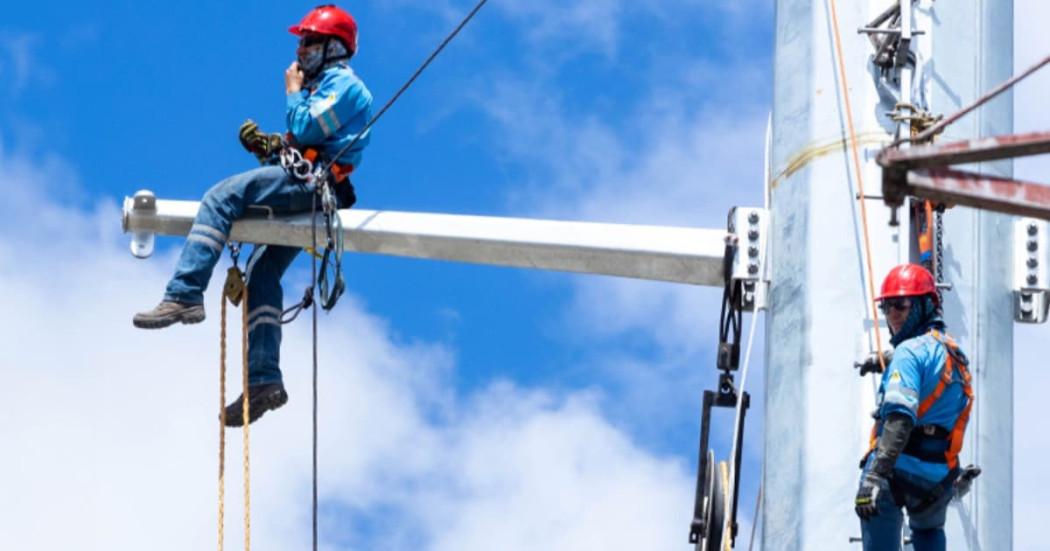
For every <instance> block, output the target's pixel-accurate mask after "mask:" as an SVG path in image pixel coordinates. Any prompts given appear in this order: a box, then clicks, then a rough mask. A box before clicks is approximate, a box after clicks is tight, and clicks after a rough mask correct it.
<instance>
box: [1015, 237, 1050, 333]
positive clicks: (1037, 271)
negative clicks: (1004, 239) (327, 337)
mask: <svg viewBox="0 0 1050 551" xmlns="http://www.w3.org/2000/svg"><path fill="white" fill-rule="evenodd" d="M1047 231H1048V228H1047V223H1046V222H1044V221H1042V220H1036V219H1033V218H1022V219H1020V220H1017V221H1016V222H1014V285H1013V289H1014V319H1015V320H1017V321H1019V322H1023V323H1043V322H1045V321H1046V318H1047V309H1048V307H1050V247H1048V242H1047V241H1048V238H1047Z"/></svg>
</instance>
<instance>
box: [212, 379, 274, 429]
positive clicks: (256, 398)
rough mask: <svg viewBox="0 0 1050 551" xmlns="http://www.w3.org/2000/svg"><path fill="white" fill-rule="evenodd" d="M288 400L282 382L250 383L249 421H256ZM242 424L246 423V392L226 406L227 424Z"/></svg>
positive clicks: (231, 425)
mask: <svg viewBox="0 0 1050 551" xmlns="http://www.w3.org/2000/svg"><path fill="white" fill-rule="evenodd" d="M286 402H288V393H287V392H285V391H284V384H282V383H263V384H258V385H248V415H249V416H250V419H249V423H254V422H255V421H256V420H258V419H259V418H260V417H262V416H263V414H264V413H266V412H267V411H270V410H271V409H277V408H279V407H281V406H283V405H284V404H285V403H286ZM242 425H244V394H241V395H240V396H238V397H237V399H236V400H234V401H233V403H232V404H230V405H228V406H226V426H227V427H240V426H242Z"/></svg>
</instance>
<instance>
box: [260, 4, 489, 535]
mask: <svg viewBox="0 0 1050 551" xmlns="http://www.w3.org/2000/svg"><path fill="white" fill-rule="evenodd" d="M486 2H488V0H479V2H478V3H477V4H476V5H475V6H474V9H472V10H470V12H469V13H468V14H467V15H466V16H465V17H464V18H463V20H462V21H460V22H459V25H457V26H456V28H455V29H453V30H452V32H451V33H449V35H448V36H446V37H445V39H444V40H442V41H441V44H439V45H438V47H437V48H435V49H434V51H433V52H431V53H430V56H428V57H427V58H426V60H425V61H423V63H422V64H421V65H420V66H419V68H418V69H416V71H415V73H413V74H412V76H411V77H410V78H409V79H408V80H407V81H406V82H405V83H404V84H403V85H402V86H401V88H400V89H398V91H397V93H395V94H394V95H393V97H391V98H390V99H389V100H388V101H387V102H386V104H385V105H383V108H382V109H380V110H379V112H378V113H376V114H375V115H374V116H373V117H372V118H371V120H369V121H368V122H367V123H366V124H365V126H364V128H362V129H361V131H360V132H358V133H357V135H356V136H354V139H353V140H350V143H348V144H346V145H345V146H343V148H342V149H340V150H339V152H338V153H336V154H335V155H334V156H332V158H331V159H329V160H328V162H327V163H325V166H324V169H323V172H324V173H330V172H331V170H332V165H334V164H335V163H336V161H338V160H339V158H340V157H342V156H343V154H344V153H346V152H347V151H350V149H351V148H352V147H353V146H354V145H356V144H357V142H359V141H360V140H361V138H363V137H364V136H365V135H367V133H368V131H369V130H370V129H371V128H372V126H374V125H375V123H376V122H377V121H379V118H380V117H382V116H383V114H384V113H386V112H387V110H388V109H390V107H392V106H393V105H394V103H395V102H397V100H398V99H399V98H400V97H401V95H402V94H404V93H405V92H406V91H407V90H408V88H409V87H411V86H412V84H413V83H414V82H415V81H416V79H417V78H419V76H420V75H421V74H423V71H425V70H426V68H427V67H428V66H430V64H431V62H433V61H434V60H435V59H436V58H437V56H438V55H440V54H441V52H442V51H443V50H444V49H445V47H446V46H448V44H449V43H450V42H452V39H454V38H455V37H456V35H458V34H459V32H460V31H461V30H463V27H465V26H466V25H467V23H469V22H470V20H471V19H473V18H474V16H475V15H476V14H477V13H478V11H480V10H481V7H482V6H484V5H485V3H486ZM335 216H339V215H338V213H337V214H335ZM311 220H312V223H311V231H312V233H313V244H314V248H315V249H316V247H317V197H316V194H315V196H314V202H313V206H312V209H311ZM311 256H312V257H313V261H312V264H311V266H312V267H311V270H312V279H311V281H316V280H317V256H316V255H311ZM313 292H315V290H314V288H313V286H312V285H311V296H312V294H313ZM245 416H247V414H245ZM245 427H247V424H246V425H245ZM246 434H247V433H246ZM246 437H247V436H246ZM311 507H312V510H313V518H312V531H313V549H314V551H317V308H314V309H313V489H312V503H311Z"/></svg>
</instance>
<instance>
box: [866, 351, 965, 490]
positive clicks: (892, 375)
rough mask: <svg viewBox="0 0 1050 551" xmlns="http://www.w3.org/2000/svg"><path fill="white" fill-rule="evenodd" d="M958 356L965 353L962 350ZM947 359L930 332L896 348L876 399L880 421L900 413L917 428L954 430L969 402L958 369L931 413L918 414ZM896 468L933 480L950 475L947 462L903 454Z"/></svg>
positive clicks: (938, 378)
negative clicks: (936, 461) (935, 427)
mask: <svg viewBox="0 0 1050 551" xmlns="http://www.w3.org/2000/svg"><path fill="white" fill-rule="evenodd" d="M958 354H959V355H962V354H963V353H962V351H961V350H959V351H958ZM947 357H948V349H947V348H946V346H945V345H944V344H942V343H941V342H940V341H938V340H937V339H936V338H934V337H933V336H932V335H931V334H929V333H927V334H924V335H920V336H917V337H914V338H911V339H908V340H906V341H904V342H902V343H901V344H900V345H899V346H897V348H896V349H895V350H894V351H893V361H892V362H890V365H889V366H888V367H887V368H886V372H885V373H883V374H882V382H881V383H880V384H879V392H878V396H877V398H876V403H877V404H878V416H879V419H886V417H887V416H888V415H889V414H891V413H900V414H904V415H907V416H908V417H911V419H912V421H914V422H915V426H916V427H920V426H923V425H937V426H939V427H942V428H944V429H946V430H948V431H951V430H952V428H954V427H955V423H956V421H957V420H958V419H959V415H961V414H962V411H963V409H964V408H965V407H966V402H967V398H966V394H965V392H964V391H963V385H962V380H961V378H962V375H961V374H960V373H959V370H958V369H956V370H955V373H953V380H954V383H953V384H951V385H948V386H947V387H946V388H945V389H944V393H943V394H942V395H941V397H940V399H939V400H937V401H936V402H934V404H933V405H932V406H931V407H930V408H929V410H927V411H926V412H925V413H924V414H923V415H921V416H920V415H919V405H920V404H921V403H922V401H923V400H925V399H926V398H927V397H928V396H929V395H930V394H932V393H933V391H934V389H935V388H937V383H938V382H939V381H940V379H941V373H942V370H943V369H944V364H945V360H946V359H947ZM963 357H965V356H963ZM916 430H918V428H916ZM896 468H897V469H899V470H902V471H904V472H907V473H910V474H915V475H918V476H921V477H922V478H925V479H927V480H930V481H938V480H941V479H943V478H944V477H945V476H946V475H947V474H948V466H947V465H946V464H944V463H931V462H927V461H922V460H921V459H918V458H916V457H913V456H911V455H907V454H901V456H900V458H899V459H898V460H897V464H896Z"/></svg>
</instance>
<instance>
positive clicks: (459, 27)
mask: <svg viewBox="0 0 1050 551" xmlns="http://www.w3.org/2000/svg"><path fill="white" fill-rule="evenodd" d="M486 2H488V0H480V1H479V2H478V3H477V5H475V6H474V9H472V10H470V13H468V14H467V15H466V17H464V18H463V20H462V21H460V22H459V25H457V26H456V28H455V29H454V30H453V31H452V32H451V33H450V34H449V35H448V36H446V37H445V40H442V41H441V44H440V45H438V47H437V48H436V49H434V51H433V52H431V54H430V57H428V58H427V59H426V61H424V62H423V64H422V65H420V66H419V68H418V69H416V72H415V73H413V74H412V76H411V77H410V78H409V79H408V81H406V82H405V84H403V85H402V86H401V89H400V90H398V91H397V93H396V94H394V96H393V97H392V98H390V100H388V101H387V102H386V105H384V106H383V108H382V109H380V110H379V112H378V113H376V114H375V116H374V117H372V120H370V121H368V123H367V124H365V126H364V128H362V129H361V131H360V132H358V133H357V135H356V136H354V139H353V140H350V143H348V144H346V145H345V146H344V147H343V148H342V149H340V150H339V153H336V154H335V156H333V157H332V158H331V159H329V160H328V162H327V163H325V167H324V171H325V172H329V171H331V169H332V165H333V164H335V162H336V161H337V160H338V159H339V157H342V156H343V154H344V153H346V152H347V151H350V148H351V147H353V146H354V145H356V144H357V142H358V141H360V140H361V138H362V137H364V136H365V134H367V133H368V130H369V129H370V128H372V125H374V124H375V123H376V121H378V120H379V117H382V116H383V113H386V111H387V109H390V107H391V106H392V105H394V102H396V101H397V100H398V98H400V97H401V94H404V93H405V91H406V90H408V88H409V87H410V86H412V83H413V82H415V81H416V79H417V78H419V75H421V74H423V71H425V70H426V68H427V67H428V66H429V65H430V63H431V62H432V61H434V59H435V58H437V56H438V54H440V53H441V51H442V50H444V49H445V46H448V43H449V42H452V39H453V38H455V37H456V35H458V34H459V31H461V30H463V27H465V26H467V23H469V22H470V20H471V19H473V18H474V15H475V14H477V13H478V11H479V10H481V7H482V6H484V5H485V3H486Z"/></svg>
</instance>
